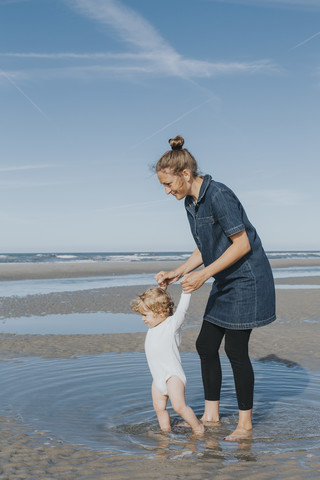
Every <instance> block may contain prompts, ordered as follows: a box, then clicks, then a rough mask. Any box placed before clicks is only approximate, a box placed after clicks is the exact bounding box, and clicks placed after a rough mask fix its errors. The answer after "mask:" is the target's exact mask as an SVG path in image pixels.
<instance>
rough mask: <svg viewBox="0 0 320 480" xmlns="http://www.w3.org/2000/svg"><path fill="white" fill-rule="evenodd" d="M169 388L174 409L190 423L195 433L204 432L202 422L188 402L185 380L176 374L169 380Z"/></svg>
mask: <svg viewBox="0 0 320 480" xmlns="http://www.w3.org/2000/svg"><path fill="white" fill-rule="evenodd" d="M167 389H168V394H169V398H170V402H171V405H172V408H173V410H174V411H175V412H177V413H178V415H180V417H182V418H183V419H184V420H185V421H186V422H187V423H188V424H189V425H190V427H191V428H192V430H193V431H194V433H197V434H199V433H203V431H204V427H203V425H202V423H201V422H200V421H199V420H198V419H197V417H196V416H195V414H194V411H193V410H192V408H190V407H188V405H187V404H186V400H185V396H184V390H185V387H184V383H183V381H182V380H181V379H180V378H179V377H176V376H175V375H174V376H172V377H170V378H169V380H168V381H167Z"/></svg>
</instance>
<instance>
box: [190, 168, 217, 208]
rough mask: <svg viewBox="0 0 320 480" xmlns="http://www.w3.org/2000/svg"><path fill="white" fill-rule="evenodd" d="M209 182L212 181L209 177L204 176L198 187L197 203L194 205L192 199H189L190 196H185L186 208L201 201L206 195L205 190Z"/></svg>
mask: <svg viewBox="0 0 320 480" xmlns="http://www.w3.org/2000/svg"><path fill="white" fill-rule="evenodd" d="M211 180H212V177H211V175H205V176H204V177H203V182H202V184H201V187H200V191H199V197H198V200H197V202H196V203H195V202H194V200H193V197H191V195H187V197H186V206H187V207H191V206H194V205H196V204H198V203H200V202H201V200H202V199H203V197H204V196H205V194H206V191H207V189H208V187H209V185H210V182H211Z"/></svg>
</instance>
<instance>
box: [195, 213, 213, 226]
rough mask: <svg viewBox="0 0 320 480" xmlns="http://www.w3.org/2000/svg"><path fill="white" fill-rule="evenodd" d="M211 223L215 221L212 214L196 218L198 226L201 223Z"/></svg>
mask: <svg viewBox="0 0 320 480" xmlns="http://www.w3.org/2000/svg"><path fill="white" fill-rule="evenodd" d="M213 223H215V219H214V218H213V216H212V215H210V216H209V217H201V218H199V217H198V218H197V225H198V227H201V226H202V225H212V224H213Z"/></svg>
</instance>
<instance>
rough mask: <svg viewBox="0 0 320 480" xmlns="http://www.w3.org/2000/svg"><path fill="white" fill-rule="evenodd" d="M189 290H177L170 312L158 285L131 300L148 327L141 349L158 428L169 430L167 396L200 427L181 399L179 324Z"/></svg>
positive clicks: (183, 381) (167, 297)
mask: <svg viewBox="0 0 320 480" xmlns="http://www.w3.org/2000/svg"><path fill="white" fill-rule="evenodd" d="M190 297H191V294H186V293H183V292H182V294H181V298H180V302H179V305H178V307H177V309H176V312H175V313H173V301H172V299H171V297H170V295H169V294H168V293H167V292H166V291H164V290H162V289H161V288H158V287H156V288H149V289H148V290H146V291H145V292H144V293H142V294H141V295H139V296H138V298H137V299H136V300H135V301H134V302H133V303H132V310H133V311H135V312H137V313H140V314H141V315H142V320H143V321H144V323H145V324H146V325H147V326H148V327H149V330H148V332H147V335H146V340H145V352H146V357H147V361H148V365H149V369H150V372H151V375H152V377H153V383H152V400H153V406H154V409H155V411H156V414H157V417H158V421H159V425H160V428H161V430H162V431H163V432H170V431H171V426H170V417H169V414H168V411H167V410H166V406H167V401H168V398H169V399H170V402H171V405H172V408H173V409H174V410H175V412H177V413H178V414H179V415H180V416H181V417H182V418H183V419H184V420H185V421H186V422H187V423H188V424H189V425H190V427H191V428H192V430H193V432H194V433H196V434H201V433H203V431H204V427H203V425H202V423H201V422H200V421H199V420H198V419H197V417H196V416H195V414H194V412H193V410H192V409H191V408H190V407H188V405H187V404H186V401H185V384H186V376H185V374H184V371H183V368H182V365H181V358H180V353H179V348H178V347H179V345H180V342H181V325H182V323H183V321H184V319H185V315H186V312H187V309H188V306H189V303H190Z"/></svg>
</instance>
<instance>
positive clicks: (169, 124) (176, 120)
mask: <svg viewBox="0 0 320 480" xmlns="http://www.w3.org/2000/svg"><path fill="white" fill-rule="evenodd" d="M214 100H216V98H215V97H213V98H209V100H206V101H205V102H201V103H200V104H199V105H196V106H195V107H193V108H191V110H188V111H187V112H184V113H183V114H182V115H180V116H179V117H177V118H175V119H174V120H172V121H171V122H169V123H167V124H166V125H164V126H163V127H161V128H159V130H156V131H155V132H153V133H152V134H151V135H148V136H147V137H145V138H144V139H143V140H141V141H140V142H139V143H137V144H136V145H134V146H133V147H131V148H130V150H134V149H135V148H137V147H140V145H142V144H143V143H145V142H146V141H148V140H150V138H153V137H155V136H156V135H158V133H160V132H162V131H163V130H166V129H167V128H168V127H171V126H172V125H174V124H175V123H178V122H179V121H180V120H182V119H183V118H185V117H187V116H188V115H190V114H191V113H193V112H195V111H196V110H198V109H199V108H200V107H202V106H203V105H206V104H207V103H210V102H213V101H214Z"/></svg>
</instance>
